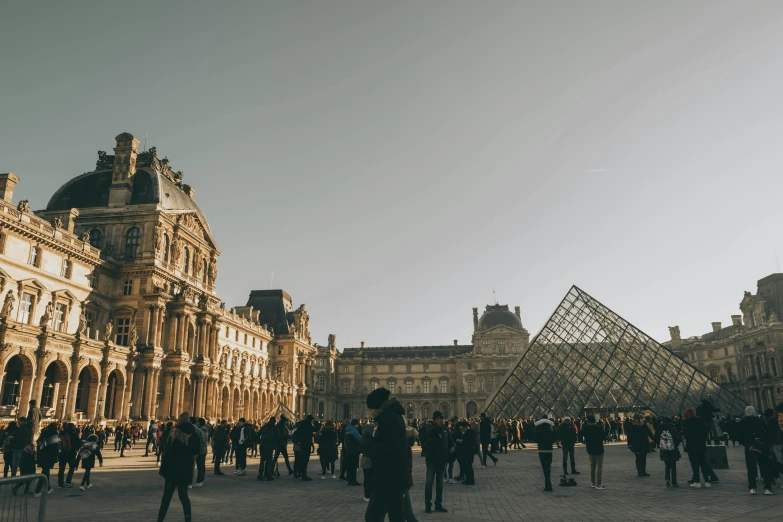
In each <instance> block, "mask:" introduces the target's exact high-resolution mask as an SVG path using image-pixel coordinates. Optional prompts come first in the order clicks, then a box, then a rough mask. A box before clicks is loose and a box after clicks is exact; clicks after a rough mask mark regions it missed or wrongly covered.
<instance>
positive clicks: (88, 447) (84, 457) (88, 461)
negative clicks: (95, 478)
mask: <svg viewBox="0 0 783 522" xmlns="http://www.w3.org/2000/svg"><path fill="white" fill-rule="evenodd" d="M95 457H98V462H99V463H100V465H101V467H103V455H101V450H100V449H98V436H97V435H95V434H93V435H90V436H89V437H87V440H86V441H85V443H84V444H82V447H81V449H80V450H79V455H78V456H77V457H76V463H77V465H78V463H79V461H80V460H81V461H82V469H84V477H82V484H81V486H79V489H81V490H82V491H84V490H86V489H90V488H91V487H92V482H90V471H91V470H92V468H94V467H95Z"/></svg>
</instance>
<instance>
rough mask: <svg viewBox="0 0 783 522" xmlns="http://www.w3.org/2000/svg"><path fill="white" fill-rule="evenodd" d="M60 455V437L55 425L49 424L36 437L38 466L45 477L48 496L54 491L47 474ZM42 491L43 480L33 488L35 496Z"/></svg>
mask: <svg viewBox="0 0 783 522" xmlns="http://www.w3.org/2000/svg"><path fill="white" fill-rule="evenodd" d="M59 453H60V437H59V435H58V433H57V423H56V422H51V423H49V424H48V425H47V426H46V427H45V428H44V429H43V430H42V431H41V435H40V436H39V437H38V465H39V466H40V467H41V474H42V475H43V476H45V477H46V482H47V484H48V491H47V492H46V493H47V494H48V495H51V494H52V492H53V491H54V490H53V489H52V481H51V480H50V479H49V472H50V471H51V469H52V468H53V467H54V465H55V464H56V463H57V456H58V455H59ZM42 489H43V480H39V481H38V486H37V487H36V488H35V496H40V495H41V490H42Z"/></svg>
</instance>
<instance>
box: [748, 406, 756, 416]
mask: <svg viewBox="0 0 783 522" xmlns="http://www.w3.org/2000/svg"><path fill="white" fill-rule="evenodd" d="M745 416H746V417H758V416H759V414H758V412H756V408H754V407H753V406H748V407H747V408H745Z"/></svg>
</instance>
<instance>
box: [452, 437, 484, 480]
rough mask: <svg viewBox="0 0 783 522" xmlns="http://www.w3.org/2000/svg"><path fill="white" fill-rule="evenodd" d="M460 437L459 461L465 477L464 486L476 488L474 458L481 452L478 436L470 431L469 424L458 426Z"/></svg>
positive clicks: (458, 441)
mask: <svg viewBox="0 0 783 522" xmlns="http://www.w3.org/2000/svg"><path fill="white" fill-rule="evenodd" d="M457 429H458V430H459V435H458V436H457V437H458V438H457V451H456V452H455V453H456V455H457V460H459V470H460V473H461V474H462V475H464V476H465V480H464V481H463V482H462V484H464V485H466V486H475V485H476V479H475V475H474V474H473V456H474V455H476V454H477V453H478V451H479V446H478V441H477V440H476V434H475V433H473V430H471V429H470V427H469V426H468V423H467V422H460V423H458V424H457Z"/></svg>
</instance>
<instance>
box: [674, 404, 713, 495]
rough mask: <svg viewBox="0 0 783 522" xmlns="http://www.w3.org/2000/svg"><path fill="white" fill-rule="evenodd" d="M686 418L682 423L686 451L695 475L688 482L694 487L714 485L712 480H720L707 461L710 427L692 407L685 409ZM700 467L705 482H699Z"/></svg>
mask: <svg viewBox="0 0 783 522" xmlns="http://www.w3.org/2000/svg"><path fill="white" fill-rule="evenodd" d="M684 417H685V420H684V421H683V423H682V435H683V437H684V438H685V451H686V452H687V453H688V460H689V461H690V463H691V469H692V470H693V476H692V477H691V480H689V481H688V484H690V486H691V487H692V488H700V487H706V488H709V487H711V486H712V484H711V482H718V477H717V476H716V475H715V472H714V471H713V470H712V467H711V466H710V465H709V463H708V462H707V439H709V436H710V434H709V429H708V428H707V425H706V424H705V423H704V421H703V420H702V419H701V418H699V417H697V416H696V414H695V413H694V411H693V409H692V408H688V409H687V410H685V414H684ZM699 469H701V473H702V474H703V475H704V483H703V484H702V483H701V482H699Z"/></svg>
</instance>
